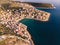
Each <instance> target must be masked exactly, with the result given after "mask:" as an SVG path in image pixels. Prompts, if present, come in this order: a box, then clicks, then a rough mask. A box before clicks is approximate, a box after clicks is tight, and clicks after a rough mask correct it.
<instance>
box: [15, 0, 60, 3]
mask: <svg viewBox="0 0 60 45" xmlns="http://www.w3.org/2000/svg"><path fill="white" fill-rule="evenodd" d="M16 1H27V2H46V3H53V2H56V3H60V0H16Z"/></svg>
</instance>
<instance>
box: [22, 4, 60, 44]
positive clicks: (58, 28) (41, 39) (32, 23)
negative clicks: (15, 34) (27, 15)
mask: <svg viewBox="0 0 60 45" xmlns="http://www.w3.org/2000/svg"><path fill="white" fill-rule="evenodd" d="M55 6H56V9H39V10H43V11H47V12H49V13H51V16H50V19H49V21H47V22H41V21H37V20H32V19H24V20H22V21H21V22H22V23H23V24H25V25H27V26H28V31H29V32H30V34H31V35H32V39H33V41H34V43H35V45H60V6H59V5H56V4H55Z"/></svg>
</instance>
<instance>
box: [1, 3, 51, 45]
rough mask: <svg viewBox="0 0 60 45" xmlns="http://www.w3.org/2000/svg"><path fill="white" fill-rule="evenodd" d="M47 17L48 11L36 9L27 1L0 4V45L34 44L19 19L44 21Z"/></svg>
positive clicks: (48, 15)
mask: <svg viewBox="0 0 60 45" xmlns="http://www.w3.org/2000/svg"><path fill="white" fill-rule="evenodd" d="M49 17H50V13H48V12H45V11H41V10H38V9H36V8H35V7H33V6H32V5H30V4H27V3H21V2H10V3H4V4H0V39H1V41H2V43H0V45H4V44H5V45H34V43H33V40H32V36H31V34H30V33H29V32H28V30H27V26H26V25H24V24H22V23H21V22H20V21H21V20H22V19H25V18H27V19H34V20H38V21H44V22H45V21H48V20H49ZM18 39H19V40H18ZM1 41H0V42H1ZM23 42H24V43H23Z"/></svg>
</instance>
